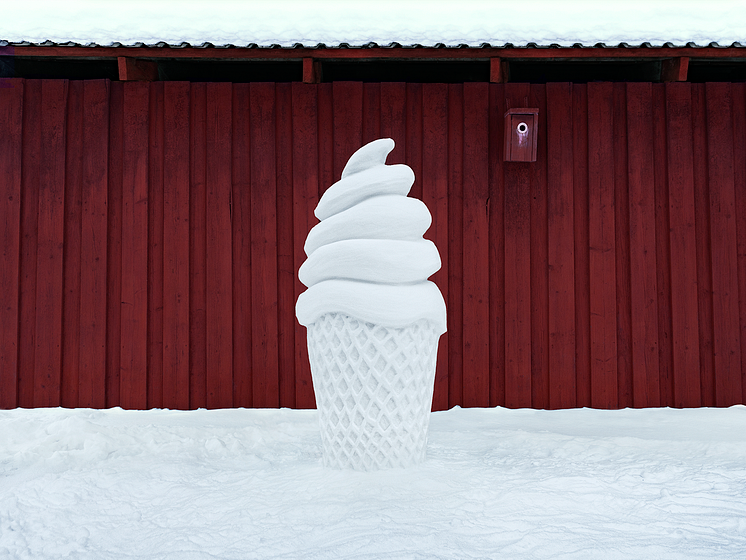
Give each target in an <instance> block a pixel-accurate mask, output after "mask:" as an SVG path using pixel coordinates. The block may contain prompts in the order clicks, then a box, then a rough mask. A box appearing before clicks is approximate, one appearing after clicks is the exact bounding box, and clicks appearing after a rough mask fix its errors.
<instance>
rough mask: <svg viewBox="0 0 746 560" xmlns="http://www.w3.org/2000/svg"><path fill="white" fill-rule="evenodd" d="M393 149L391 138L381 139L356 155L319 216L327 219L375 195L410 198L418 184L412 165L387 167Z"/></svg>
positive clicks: (321, 204) (318, 208)
mask: <svg viewBox="0 0 746 560" xmlns="http://www.w3.org/2000/svg"><path fill="white" fill-rule="evenodd" d="M393 149H394V141H393V140H392V139H391V138H380V139H378V140H374V141H373V142H370V143H369V144H366V145H365V146H363V147H362V148H360V149H359V150H358V151H356V152H355V153H354V154H352V156H350V159H349V160H348V161H347V165H345V168H344V170H343V171H342V178H341V179H340V180H339V181H337V182H336V183H334V184H333V185H332V186H331V187H329V188H328V189H327V190H326V192H325V193H324V194H323V196H322V197H321V200H319V204H318V206H316V211H315V212H314V213H315V214H316V217H317V218H318V219H319V220H325V219H327V218H329V217H330V216H333V215H334V214H337V213H339V212H342V211H343V210H347V209H348V208H350V207H352V206H354V205H356V204H359V203H360V202H362V201H363V200H365V199H367V198H370V197H372V196H381V195H390V194H398V195H402V196H407V194H408V193H409V189H411V188H412V184H413V183H414V172H413V171H412V169H411V168H410V167H409V166H408V165H403V164H395V165H386V157H387V156H388V155H389V153H390V152H391V150H393Z"/></svg>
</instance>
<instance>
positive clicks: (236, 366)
mask: <svg viewBox="0 0 746 560" xmlns="http://www.w3.org/2000/svg"><path fill="white" fill-rule="evenodd" d="M311 87H312V86H311ZM250 104H251V93H250V86H249V84H234V85H233V164H232V170H233V200H232V205H231V208H232V212H231V220H232V222H233V406H237V407H251V406H252V367H251V348H252V337H251V322H252V313H251V272H252V268H251V138H250V135H249V116H250Z"/></svg>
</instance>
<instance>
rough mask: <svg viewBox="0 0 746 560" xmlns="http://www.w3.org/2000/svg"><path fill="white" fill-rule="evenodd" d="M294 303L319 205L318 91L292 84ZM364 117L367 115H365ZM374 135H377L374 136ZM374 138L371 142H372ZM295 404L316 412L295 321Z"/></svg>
mask: <svg viewBox="0 0 746 560" xmlns="http://www.w3.org/2000/svg"><path fill="white" fill-rule="evenodd" d="M292 87H293V90H292V93H293V237H294V246H293V272H294V274H293V295H294V299H293V301H298V296H299V295H300V294H301V292H303V291H305V286H303V284H301V282H300V280H298V269H299V268H300V266H301V265H302V264H303V263H304V262H305V260H306V253H305V252H304V250H303V245H304V244H305V242H306V237H307V236H308V232H309V231H310V230H311V228H312V227H313V226H314V225H315V224H316V223H317V222H318V220H317V219H316V218H315V217H314V215H313V211H314V209H315V208H316V205H317V204H318V202H319V142H318V135H319V132H318V126H319V122H318V95H319V93H318V92H319V88H318V86H315V85H310V84H299V83H294V84H293V86H292ZM366 114H367V113H366ZM376 134H377V133H376ZM374 139H375V138H371V140H374ZM295 404H296V406H297V407H298V408H315V407H316V400H315V398H314V393H313V382H312V379H311V366H310V364H309V361H308V345H307V343H306V328H305V327H303V326H301V324H300V323H298V321H297V320H296V321H295Z"/></svg>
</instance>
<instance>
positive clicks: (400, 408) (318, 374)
mask: <svg viewBox="0 0 746 560" xmlns="http://www.w3.org/2000/svg"><path fill="white" fill-rule="evenodd" d="M393 149H394V141H393V140H391V139H389V138H383V139H380V140H376V141H374V142H371V143H370V144H367V145H365V146H363V147H362V148H360V149H359V150H358V151H357V152H355V153H354V154H353V155H352V157H351V158H350V160H349V161H348V162H347V165H346V166H345V168H344V171H342V178H341V179H340V180H339V181H338V182H337V183H335V184H334V185H332V186H331V187H329V189H328V190H327V191H326V192H325V193H324V195H323V196H322V197H321V200H320V201H319V204H318V206H317V207H316V212H315V214H316V217H317V218H319V219H320V220H321V223H319V224H318V225H317V226H316V227H314V228H313V229H312V230H311V232H310V233H309V234H308V238H307V240H306V245H305V250H306V254H307V255H308V260H307V261H306V262H305V263H303V266H301V267H300V270H299V272H298V276H299V278H300V280H301V282H303V284H305V285H306V286H308V290H307V291H305V292H304V293H302V294H301V295H300V297H299V298H298V303H297V305H296V314H297V316H298V321H299V322H300V323H301V324H302V325H304V326H305V327H307V329H308V353H309V358H310V362H311V373H312V377H313V386H314V391H315V393H316V403H317V405H318V409H319V421H320V427H321V440H322V445H323V456H324V464H325V465H327V466H330V467H336V468H353V469H356V470H375V469H379V468H389V467H405V466H409V465H413V464H416V463H419V462H420V461H422V460H423V459H424V457H425V447H426V443H427V430H428V426H429V419H430V408H431V406H432V398H433V384H434V378H435V361H436V354H437V348H438V338H439V337H440V335H441V334H443V333H444V332H445V330H446V308H445V303H444V301H443V297H442V295H441V294H440V291H439V290H438V288H437V286H436V285H435V284H433V283H432V282H430V281H428V280H427V278H428V277H429V276H431V275H432V274H433V273H434V272H436V271H437V270H438V269H439V268H440V256H439V254H438V250H437V248H436V247H435V245H434V244H433V243H432V242H430V241H427V240H425V239H423V238H422V235H423V234H424V233H425V231H426V230H427V229H428V228H429V227H430V222H431V218H430V212H429V211H428V209H427V207H426V206H425V205H424V204H423V203H422V202H421V201H419V200H417V199H414V198H407V194H408V193H409V189H410V188H411V187H412V183H413V182H414V173H413V172H412V170H411V169H410V168H409V167H408V166H406V165H386V163H385V162H386V156H387V155H388V154H389V152H391V150H393Z"/></svg>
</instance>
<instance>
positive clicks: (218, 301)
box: [205, 83, 269, 408]
mask: <svg viewBox="0 0 746 560" xmlns="http://www.w3.org/2000/svg"><path fill="white" fill-rule="evenodd" d="M206 93H207V110H206V127H205V131H206V134H205V167H206V172H207V181H206V185H205V190H206V198H207V202H206V219H205V222H206V223H205V232H206V235H207V240H206V244H205V250H206V261H205V262H206V264H205V268H206V271H207V274H206V278H205V280H206V286H205V289H206V297H207V304H206V314H205V325H206V329H207V337H206V338H207V344H206V358H207V359H206V365H207V407H208V408H229V407H231V406H233V269H232V253H233V248H232V231H231V187H232V185H231V142H232V140H231V129H232V122H231V118H232V101H233V91H232V85H231V84H229V83H220V84H213V83H210V84H207V92H206ZM268 272H269V271H268Z"/></svg>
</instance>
